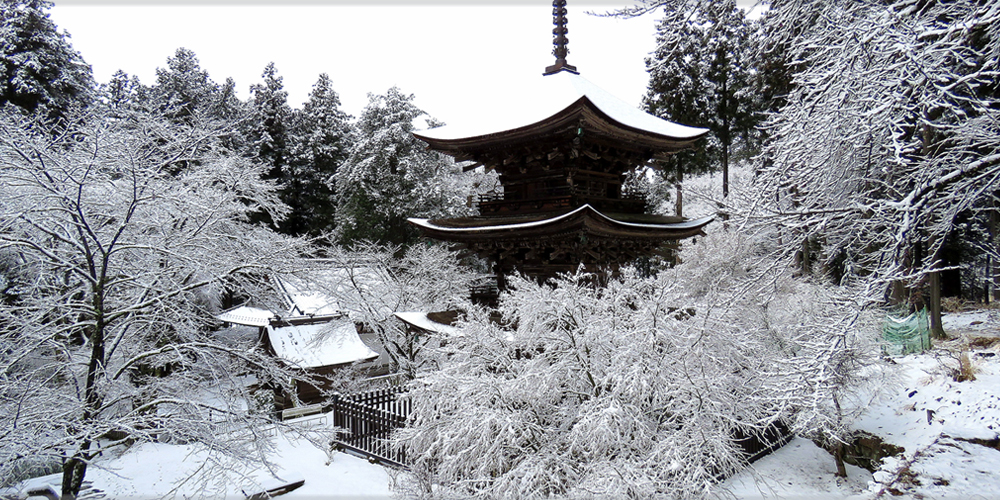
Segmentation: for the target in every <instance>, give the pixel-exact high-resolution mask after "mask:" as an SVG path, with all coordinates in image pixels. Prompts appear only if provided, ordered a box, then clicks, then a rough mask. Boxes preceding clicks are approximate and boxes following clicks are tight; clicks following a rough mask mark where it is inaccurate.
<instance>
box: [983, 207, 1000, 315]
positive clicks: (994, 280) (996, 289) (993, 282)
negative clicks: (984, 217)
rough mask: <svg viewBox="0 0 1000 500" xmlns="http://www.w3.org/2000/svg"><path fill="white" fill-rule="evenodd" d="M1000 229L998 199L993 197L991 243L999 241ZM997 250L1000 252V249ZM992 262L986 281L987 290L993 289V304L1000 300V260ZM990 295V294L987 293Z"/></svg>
mask: <svg viewBox="0 0 1000 500" xmlns="http://www.w3.org/2000/svg"><path fill="white" fill-rule="evenodd" d="M998 228H1000V207H997V197H996V195H995V194H994V196H993V209H992V210H990V223H989V229H990V241H997V239H996V238H997V229H998ZM996 250H998V251H1000V248H997V249H996ZM990 260H992V264H993V265H992V266H987V268H986V269H987V271H986V272H987V273H989V274H990V276H989V279H987V280H986V287H987V289H988V288H990V287H992V288H993V302H996V301H998V300H1000V259H990ZM987 293H988V292H987Z"/></svg>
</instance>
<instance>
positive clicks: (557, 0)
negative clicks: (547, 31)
mask: <svg viewBox="0 0 1000 500" xmlns="http://www.w3.org/2000/svg"><path fill="white" fill-rule="evenodd" d="M567 22H569V21H567V20H566V0H552V24H554V25H556V27H555V28H553V29H552V35H553V38H552V44H553V45H555V48H554V49H552V55H554V56H556V63H555V64H553V65H552V66H549V67H547V68H545V73H543V74H545V75H552V74H555V73H558V72H560V71H569V72H570V73H574V74H579V72H577V70H576V66H573V65H571V64H569V63H567V62H566V54H569V48H568V47H567V45H568V44H569V38H567V37H566V34H567V33H569V28H567V27H566V23H567Z"/></svg>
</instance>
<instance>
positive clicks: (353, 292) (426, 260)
mask: <svg viewBox="0 0 1000 500" xmlns="http://www.w3.org/2000/svg"><path fill="white" fill-rule="evenodd" d="M325 252H326V255H325V257H326V258H324V259H321V260H318V261H317V262H316V263H315V266H314V267H313V268H311V269H309V270H308V271H307V272H306V275H305V276H303V279H304V280H306V281H307V282H308V283H310V285H311V286H315V287H317V288H318V289H319V290H321V291H322V293H323V295H324V296H326V297H331V298H333V299H334V300H335V301H336V303H337V306H338V308H339V309H341V310H343V311H345V312H346V313H347V314H348V315H349V316H350V317H351V318H352V319H354V320H355V321H356V322H360V323H362V324H363V325H364V326H365V328H366V329H367V330H370V331H373V332H375V334H376V335H377V337H378V340H379V342H380V343H381V344H382V345H383V346H384V347H385V350H386V354H388V355H389V358H390V359H391V360H392V363H393V364H394V365H395V366H394V368H395V369H396V370H398V371H399V372H401V373H405V374H407V375H409V376H413V375H415V374H416V373H417V372H419V371H422V370H427V369H429V368H433V367H434V366H435V365H434V363H435V360H434V357H435V356H434V355H432V354H431V353H430V352H429V349H427V344H428V342H430V341H432V340H440V339H432V338H430V337H428V336H424V335H420V334H419V333H418V332H410V331H407V330H406V329H405V328H403V325H402V323H400V321H399V319H397V318H396V317H395V316H394V313H397V312H425V313H428V312H439V311H449V310H458V309H466V308H468V307H469V305H470V304H469V288H470V286H471V285H472V284H473V283H474V282H475V281H476V280H477V279H480V278H481V275H479V274H477V273H475V272H474V271H472V270H470V269H469V268H468V267H467V266H463V265H462V264H461V263H460V262H459V259H458V258H457V257H456V255H455V253H454V252H451V251H449V250H447V249H446V248H445V247H443V246H441V245H413V246H411V247H409V248H407V249H406V250H405V251H402V250H401V249H400V248H399V247H395V246H381V245H377V244H374V243H370V242H358V243H357V244H355V245H352V246H351V247H348V248H340V247H336V246H331V247H330V248H327V249H325Z"/></svg>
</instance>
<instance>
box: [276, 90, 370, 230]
mask: <svg viewBox="0 0 1000 500" xmlns="http://www.w3.org/2000/svg"><path fill="white" fill-rule="evenodd" d="M350 120H351V116H350V115H348V114H347V113H346V112H344V111H343V110H341V109H340V96H339V95H338V94H337V91H335V90H334V89H333V84H332V82H331V81H330V77H329V76H328V75H327V74H326V73H323V74H321V75H319V79H318V80H317V81H316V84H315V85H313V90H312V92H311V93H310V94H309V100H308V101H306V103H305V104H304V105H303V107H302V110H301V111H298V112H297V113H295V118H294V122H293V126H292V130H291V133H290V135H291V142H292V146H291V149H292V151H291V159H290V161H289V167H288V170H289V176H288V179H287V181H286V183H287V188H286V190H285V191H286V196H284V197H283V199H284V201H285V203H287V204H288V205H289V206H290V207H291V208H292V213H291V214H290V215H289V217H288V219H286V220H285V222H284V224H283V225H282V228H283V230H285V231H286V232H289V233H292V234H310V235H313V236H318V235H320V234H322V233H326V232H330V231H332V230H333V227H334V224H335V221H334V213H335V212H336V210H335V209H336V204H337V203H336V199H335V198H334V192H335V190H336V187H335V186H334V185H333V184H332V183H331V182H330V180H331V179H332V178H333V175H334V174H335V173H336V172H337V168H338V167H340V164H341V163H343V162H344V161H345V160H346V159H347V154H348V151H350V149H351V147H352V145H353V143H354V129H353V127H352V126H351V123H350Z"/></svg>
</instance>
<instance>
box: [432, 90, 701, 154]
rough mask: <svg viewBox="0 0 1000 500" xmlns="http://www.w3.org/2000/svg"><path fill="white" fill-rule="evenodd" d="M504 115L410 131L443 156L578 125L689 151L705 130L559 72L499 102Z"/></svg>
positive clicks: (654, 146) (659, 148) (657, 146)
mask: <svg viewBox="0 0 1000 500" xmlns="http://www.w3.org/2000/svg"><path fill="white" fill-rule="evenodd" d="M502 106H503V107H502V108H501V109H502V110H503V112H502V113H501V112H497V113H486V114H483V117H484V118H483V121H481V122H479V123H470V124H462V125H446V126H443V127H438V128H433V129H429V130H423V131H420V132H414V134H413V135H415V136H416V137H417V138H419V139H421V140H423V141H425V142H427V143H428V144H429V145H430V146H431V147H432V148H434V149H437V150H440V151H443V152H460V151H462V150H466V149H469V148H477V147H484V146H485V147H489V146H490V145H492V144H496V143H501V142H511V141H518V140H530V139H532V138H537V137H539V136H541V135H545V134H546V133H549V132H552V131H556V130H563V129H565V128H566V127H567V126H570V127H572V126H576V125H578V124H582V126H583V127H584V129H585V131H597V132H598V133H602V132H603V133H611V134H614V135H616V136H618V137H619V138H621V139H627V140H629V141H638V142H639V143H640V144H641V145H643V146H645V147H647V148H650V149H652V150H655V151H668V152H673V151H677V150H679V149H683V148H686V147H689V146H690V145H691V143H693V142H694V141H695V140H697V139H699V138H701V137H703V136H704V135H705V134H707V133H708V129H704V128H696V127H688V126H685V125H680V124H677V123H673V122H670V121H667V120H664V119H662V118H659V117H656V116H653V115H651V114H649V113H646V112H644V111H642V110H640V109H637V108H636V107H634V106H632V105H630V104H628V103H626V102H624V101H622V100H621V99H619V98H617V97H615V96H614V95H612V94H610V93H609V92H607V91H605V90H603V89H601V88H600V87H598V86H596V85H594V84H593V83H591V82H590V81H589V80H587V79H586V78H584V77H582V76H580V75H578V74H575V73H572V72H569V71H559V72H557V73H554V74H550V75H545V76H542V77H541V80H540V81H539V82H538V83H537V84H536V85H535V86H534V87H533V88H531V89H528V91H527V94H526V95H525V96H524V97H523V98H519V99H516V100H513V102H504V103H502Z"/></svg>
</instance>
